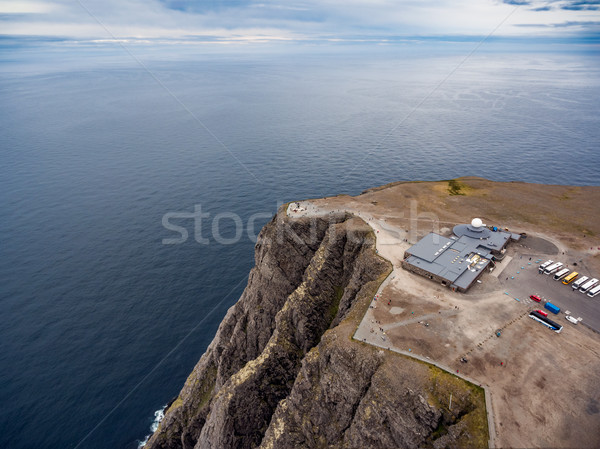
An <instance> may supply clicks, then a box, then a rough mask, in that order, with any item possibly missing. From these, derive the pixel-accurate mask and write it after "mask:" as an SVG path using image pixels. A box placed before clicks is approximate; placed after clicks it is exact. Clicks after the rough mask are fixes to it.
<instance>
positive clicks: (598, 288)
mask: <svg viewBox="0 0 600 449" xmlns="http://www.w3.org/2000/svg"><path fill="white" fill-rule="evenodd" d="M598 293H600V285H596V286H595V287H594V288H593V289H591V290H590V291H589V292H588V294H587V295H588V296H589V297H590V298H593V297H594V296H596V295H597V294H598Z"/></svg>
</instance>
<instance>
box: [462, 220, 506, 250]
mask: <svg viewBox="0 0 600 449" xmlns="http://www.w3.org/2000/svg"><path fill="white" fill-rule="evenodd" d="M452 232H454V234H455V235H457V236H459V237H469V238H470V239H472V240H477V241H478V242H479V245H481V246H483V247H484V248H488V249H490V250H492V251H500V249H502V248H504V245H505V244H506V242H507V241H508V239H510V238H511V235H512V234H511V233H510V232H504V231H491V230H490V229H488V228H486V227H481V228H475V227H473V226H472V225H468V224H459V225H456V226H454V229H453V230H452Z"/></svg>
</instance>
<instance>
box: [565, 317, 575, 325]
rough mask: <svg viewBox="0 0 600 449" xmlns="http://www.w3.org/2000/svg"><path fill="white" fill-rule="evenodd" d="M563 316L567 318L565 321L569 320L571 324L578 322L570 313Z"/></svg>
mask: <svg viewBox="0 0 600 449" xmlns="http://www.w3.org/2000/svg"><path fill="white" fill-rule="evenodd" d="M565 318H566V319H567V321H570V322H571V323H573V324H577V323H578V321H577V319H576V318H573V316H571V315H567V316H566V317H565Z"/></svg>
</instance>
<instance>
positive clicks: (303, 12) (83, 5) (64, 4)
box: [0, 0, 600, 43]
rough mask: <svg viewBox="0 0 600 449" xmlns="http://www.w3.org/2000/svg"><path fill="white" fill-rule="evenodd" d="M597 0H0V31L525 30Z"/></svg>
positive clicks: (577, 15) (580, 14)
mask: <svg viewBox="0 0 600 449" xmlns="http://www.w3.org/2000/svg"><path fill="white" fill-rule="evenodd" d="M598 7H600V0H598V1H595V0H588V1H584V0H435V1H434V0H419V1H416V0H345V1H344V2H341V1H340V0H300V1H295V2H289V1H284V0H201V1H200V0H196V1H193V0H77V1H75V0H48V1H44V0H36V1H6V0H0V30H1V31H0V33H1V34H4V35H19V36H27V35H40V36H58V37H65V38H71V39H75V40H85V39H88V40H103V39H111V38H112V36H115V37H116V38H119V39H163V40H177V41H184V40H186V39H187V40H190V41H197V40H203V41H213V42H220V43H221V42H226V41H231V42H243V41H247V42H257V41H261V42H265V41H278V42H279V41H312V40H319V39H322V40H329V41H331V40H338V41H343V40H349V41H355V40H366V41H368V40H370V39H375V40H385V39H388V38H391V37H399V36H405V37H406V36H421V37H422V36H465V35H466V36H485V35H487V34H489V33H490V32H491V31H492V30H495V31H494V35H496V36H503V35H504V36H514V35H517V36H523V35H528V34H530V33H533V32H534V27H537V28H539V29H540V30H541V29H545V30H547V32H548V33H550V32H551V33H554V34H557V33H567V32H572V31H571V30H574V29H575V28H576V27H558V26H553V24H557V23H563V22H573V23H574V22H577V21H579V22H581V25H579V28H580V29H583V28H585V27H586V26H587V25H585V23H589V24H592V23H595V21H596V20H600V13H599V12H597V11H596V10H595V9H594V8H598ZM569 8H571V9H569ZM575 8H583V9H577V10H575ZM504 18H506V21H503V19H504ZM499 24H501V26H500V27H498V25H499ZM589 26H590V27H591V26H594V25H589ZM107 29H108V30H109V31H110V33H108V32H107Z"/></svg>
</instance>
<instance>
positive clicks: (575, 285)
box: [571, 276, 589, 290]
mask: <svg viewBox="0 0 600 449" xmlns="http://www.w3.org/2000/svg"><path fill="white" fill-rule="evenodd" d="M587 280H589V277H587V276H584V277H582V278H579V279H577V280H576V281H575V282H573V284H572V285H571V287H573V290H579V287H581V286H582V285H583V284H584V283H585V281H587Z"/></svg>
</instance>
